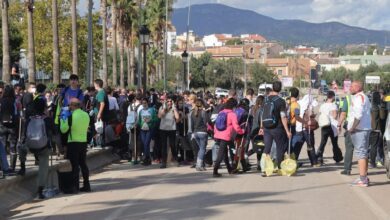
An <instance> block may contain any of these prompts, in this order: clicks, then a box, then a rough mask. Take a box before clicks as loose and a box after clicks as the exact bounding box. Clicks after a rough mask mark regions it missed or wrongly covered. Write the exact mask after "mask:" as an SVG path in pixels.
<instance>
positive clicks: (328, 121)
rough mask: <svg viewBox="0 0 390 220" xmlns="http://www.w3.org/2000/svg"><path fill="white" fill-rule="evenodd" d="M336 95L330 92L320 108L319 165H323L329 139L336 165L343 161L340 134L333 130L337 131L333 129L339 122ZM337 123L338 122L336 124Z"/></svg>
mask: <svg viewBox="0 0 390 220" xmlns="http://www.w3.org/2000/svg"><path fill="white" fill-rule="evenodd" d="M334 100H335V93H334V91H329V92H328V94H327V100H326V102H325V103H324V104H322V105H321V107H320V110H319V112H320V116H319V125H320V127H321V143H320V146H319V147H318V149H317V155H316V156H317V160H318V162H319V163H321V164H323V163H324V160H323V153H324V150H325V146H326V142H327V141H328V138H330V140H331V141H332V146H333V159H334V160H335V161H336V163H339V162H340V161H342V160H343V154H342V152H341V150H340V147H339V145H338V143H337V140H338V136H337V135H338V134H337V132H334V130H333V129H335V130H336V131H337V128H333V127H336V126H337V125H336V126H333V125H332V124H334V122H335V121H336V120H337V105H336V104H335V103H334ZM336 123H337V122H336Z"/></svg>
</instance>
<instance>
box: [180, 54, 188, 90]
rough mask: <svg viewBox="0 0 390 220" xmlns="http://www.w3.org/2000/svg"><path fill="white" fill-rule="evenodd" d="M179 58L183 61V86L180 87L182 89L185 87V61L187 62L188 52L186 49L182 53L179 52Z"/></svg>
mask: <svg viewBox="0 0 390 220" xmlns="http://www.w3.org/2000/svg"><path fill="white" fill-rule="evenodd" d="M181 58H182V61H183V70H184V71H183V73H184V74H183V88H182V91H184V90H186V88H187V63H188V53H187V51H186V50H185V51H184V52H183V53H182V54H181Z"/></svg>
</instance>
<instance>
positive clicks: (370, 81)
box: [366, 76, 381, 84]
mask: <svg viewBox="0 0 390 220" xmlns="http://www.w3.org/2000/svg"><path fill="white" fill-rule="evenodd" d="M366 83H367V84H380V83H381V77H380V76H366Z"/></svg>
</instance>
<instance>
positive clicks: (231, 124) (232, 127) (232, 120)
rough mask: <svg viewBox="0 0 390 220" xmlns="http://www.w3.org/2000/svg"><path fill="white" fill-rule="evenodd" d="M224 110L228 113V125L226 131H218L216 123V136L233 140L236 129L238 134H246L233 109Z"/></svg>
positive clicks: (220, 138)
mask: <svg viewBox="0 0 390 220" xmlns="http://www.w3.org/2000/svg"><path fill="white" fill-rule="evenodd" d="M222 111H223V112H226V113H227V127H226V129H225V130H224V131H218V129H217V128H216V126H215V125H214V138H215V139H219V140H224V141H230V140H232V136H233V134H234V131H235V132H236V133H237V134H244V133H245V131H244V130H243V129H242V128H241V127H240V125H239V124H238V121H237V115H236V113H234V112H233V110H231V109H224V110H222Z"/></svg>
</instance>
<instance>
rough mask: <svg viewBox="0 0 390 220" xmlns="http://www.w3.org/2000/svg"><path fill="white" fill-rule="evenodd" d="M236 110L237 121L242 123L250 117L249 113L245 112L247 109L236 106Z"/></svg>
mask: <svg viewBox="0 0 390 220" xmlns="http://www.w3.org/2000/svg"><path fill="white" fill-rule="evenodd" d="M234 112H235V113H236V115H237V122H238V124H242V123H245V120H246V118H247V117H248V115H247V114H246V112H245V109H243V108H236V109H235V110H234ZM245 116H246V117H245Z"/></svg>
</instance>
